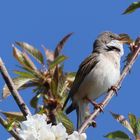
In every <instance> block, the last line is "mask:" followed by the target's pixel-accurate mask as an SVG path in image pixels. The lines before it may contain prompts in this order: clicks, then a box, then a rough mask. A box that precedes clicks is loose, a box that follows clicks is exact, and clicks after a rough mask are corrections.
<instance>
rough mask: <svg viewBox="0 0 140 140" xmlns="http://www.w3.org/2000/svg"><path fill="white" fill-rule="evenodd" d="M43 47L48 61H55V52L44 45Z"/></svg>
mask: <svg viewBox="0 0 140 140" xmlns="http://www.w3.org/2000/svg"><path fill="white" fill-rule="evenodd" d="M43 48H44V51H45V55H46V58H47V61H48V63H50V62H52V61H54V53H53V52H52V51H50V50H49V49H47V48H45V47H43Z"/></svg>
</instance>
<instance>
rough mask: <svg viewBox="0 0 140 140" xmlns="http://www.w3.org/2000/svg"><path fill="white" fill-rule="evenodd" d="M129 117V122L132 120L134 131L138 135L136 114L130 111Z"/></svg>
mask: <svg viewBox="0 0 140 140" xmlns="http://www.w3.org/2000/svg"><path fill="white" fill-rule="evenodd" d="M128 118H129V122H130V125H131V127H132V129H133V131H134V134H135V135H136V134H137V129H136V123H137V119H136V116H135V115H133V114H131V113H129V114H128Z"/></svg>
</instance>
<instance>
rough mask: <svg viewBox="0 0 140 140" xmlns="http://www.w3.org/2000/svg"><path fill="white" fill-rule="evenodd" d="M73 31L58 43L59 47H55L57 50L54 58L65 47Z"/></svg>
mask: <svg viewBox="0 0 140 140" xmlns="http://www.w3.org/2000/svg"><path fill="white" fill-rule="evenodd" d="M72 34H73V33H70V34H68V35H66V36H65V37H64V38H63V39H62V40H61V41H60V42H59V43H58V45H57V47H56V48H55V51H54V58H56V57H58V56H59V54H60V52H61V50H62V49H63V47H64V44H65V43H66V41H67V40H68V39H69V37H70V36H71V35H72Z"/></svg>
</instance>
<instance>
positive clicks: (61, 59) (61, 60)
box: [49, 55, 67, 69]
mask: <svg viewBox="0 0 140 140" xmlns="http://www.w3.org/2000/svg"><path fill="white" fill-rule="evenodd" d="M66 59H67V57H66V56H64V55H61V56H58V57H57V58H56V59H55V60H54V61H53V62H52V63H51V64H50V66H49V67H50V69H53V68H54V67H55V66H57V65H58V64H60V63H62V62H63V61H64V60H66Z"/></svg>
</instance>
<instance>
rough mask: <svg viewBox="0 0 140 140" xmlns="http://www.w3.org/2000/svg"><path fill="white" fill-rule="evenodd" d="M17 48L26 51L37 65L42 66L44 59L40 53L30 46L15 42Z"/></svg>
mask: <svg viewBox="0 0 140 140" xmlns="http://www.w3.org/2000/svg"><path fill="white" fill-rule="evenodd" d="M16 44H17V45H18V46H20V47H21V48H23V49H24V50H26V51H27V52H28V53H29V54H30V55H32V56H33V57H34V58H35V59H36V60H37V61H38V62H39V63H41V64H44V59H43V55H42V53H41V52H40V51H39V50H37V49H36V48H34V47H33V46H32V45H30V44H28V43H25V42H16Z"/></svg>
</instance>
